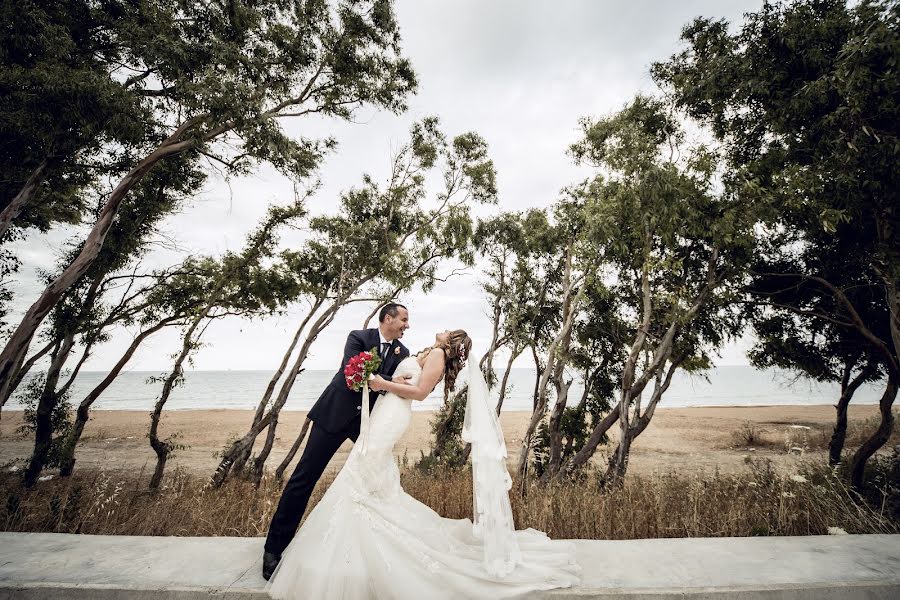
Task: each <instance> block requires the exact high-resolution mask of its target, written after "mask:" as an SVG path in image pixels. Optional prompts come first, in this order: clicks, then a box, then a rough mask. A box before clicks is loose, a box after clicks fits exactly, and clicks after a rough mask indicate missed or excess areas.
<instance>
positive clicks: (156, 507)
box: [0, 461, 900, 539]
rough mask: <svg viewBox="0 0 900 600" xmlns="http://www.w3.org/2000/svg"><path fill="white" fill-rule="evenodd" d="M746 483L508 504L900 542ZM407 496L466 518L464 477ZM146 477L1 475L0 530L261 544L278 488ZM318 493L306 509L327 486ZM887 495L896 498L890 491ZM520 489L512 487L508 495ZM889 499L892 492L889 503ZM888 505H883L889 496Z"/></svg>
mask: <svg viewBox="0 0 900 600" xmlns="http://www.w3.org/2000/svg"><path fill="white" fill-rule="evenodd" d="M749 466H750V468H749V469H748V472H747V473H745V474H742V475H721V474H718V475H716V476H710V477H704V476H698V475H682V474H679V473H669V474H665V475H660V476H655V477H640V476H633V475H629V476H628V477H627V478H626V483H625V484H624V486H622V487H620V488H615V489H610V490H606V491H604V490H601V489H600V488H599V486H598V485H597V482H596V480H595V479H594V478H593V477H585V478H584V479H582V480H580V481H575V482H566V483H562V484H557V485H553V486H550V487H547V488H542V487H539V486H537V485H536V484H529V485H527V486H526V489H525V495H524V497H523V496H520V495H519V494H517V493H514V494H513V496H512V498H513V510H514V512H515V517H516V524H517V526H518V527H519V528H525V527H534V528H536V529H540V530H542V531H546V532H547V533H548V534H550V535H551V536H552V537H554V538H584V539H634V538H657V537H701V536H702V537H708V536H752V535H815V534H824V533H828V529H829V528H830V527H839V528H841V529H843V530H844V531H846V532H848V533H897V532H900V523H898V521H897V520H896V519H897V516H896V513H895V514H894V516H893V517H891V516H890V513H891V511H892V510H895V509H896V507H893V508H892V507H891V506H890V505H887V504H886V503H885V502H882V505H881V506H873V505H871V504H866V503H864V502H862V501H860V500H858V499H857V498H856V497H855V495H854V494H853V493H852V492H851V491H850V490H849V489H848V488H847V487H846V485H845V484H844V483H843V480H842V479H840V478H838V477H836V476H835V475H834V474H833V473H831V471H829V470H827V469H824V468H822V467H815V466H812V464H811V463H810V464H809V465H807V467H806V468H805V469H804V471H803V473H797V474H794V475H792V476H787V475H783V474H779V473H777V472H776V471H775V470H774V469H773V468H772V465H771V463H770V462H768V461H751V462H750V465H749ZM402 470H403V485H404V488H405V489H406V490H407V491H408V492H409V493H410V494H412V495H413V496H415V497H416V498H418V499H419V500H421V501H422V502H424V503H425V504H427V505H429V506H431V507H432V508H433V509H434V510H436V511H437V512H438V513H440V514H441V515H444V516H446V517H450V518H463V517H469V518H470V517H471V514H472V513H471V511H472V505H471V502H472V487H471V485H472V484H471V475H470V473H469V472H468V471H467V470H463V471H451V472H443V473H440V474H437V475H435V474H426V473H422V472H419V471H416V470H414V469H412V468H407V467H403V469H402ZM147 478H148V477H147V475H146V474H140V475H137V476H135V475H133V474H127V475H126V474H123V475H115V474H110V473H104V472H93V473H89V472H76V475H74V476H73V477H71V478H69V479H64V480H61V479H59V478H53V479H51V480H49V481H42V482H40V483H39V484H38V485H37V486H36V487H35V488H34V489H33V490H25V489H23V488H22V487H21V484H20V482H19V478H18V476H17V475H15V474H12V473H9V472H6V471H4V472H3V473H2V475H0V501H2V502H3V505H2V506H0V528H2V529H3V530H7V531H55V532H66V533H90V534H118V535H126V534H127V535H175V536H263V535H265V533H266V530H267V528H268V524H269V520H270V519H271V516H272V513H273V511H274V509H275V506H276V504H277V501H278V498H279V494H280V492H281V484H280V483H278V482H276V481H275V480H274V479H272V478H271V477H266V478H265V479H264V480H263V483H262V485H261V487H260V489H258V490H257V489H254V488H253V487H252V486H251V485H248V484H245V483H242V482H230V483H228V484H227V485H226V486H224V487H223V488H222V489H220V490H214V489H209V488H206V487H205V486H204V480H203V479H201V478H199V477H196V476H193V475H189V474H187V473H186V472H184V471H177V470H176V471H173V472H172V473H171V474H170V475H169V476H167V478H166V479H165V480H164V486H163V488H162V489H161V490H159V492H157V493H155V494H151V493H148V492H147V491H146V484H147ZM330 481H331V478H326V479H324V480H323V481H322V482H320V484H319V486H318V487H317V488H316V491H315V492H314V495H313V498H312V501H311V504H310V506H313V505H314V504H315V503H316V502H317V501H318V500H319V498H321V496H322V493H323V492H324V490H325V489H326V488H327V486H328V484H329V483H330ZM891 485H894V486H896V482H893V483H892V484H891ZM518 489H520V488H519V486H518V485H516V486H515V487H514V490H518ZM894 493H896V490H895V491H894ZM884 498H888V496H887V495H885V496H884Z"/></svg>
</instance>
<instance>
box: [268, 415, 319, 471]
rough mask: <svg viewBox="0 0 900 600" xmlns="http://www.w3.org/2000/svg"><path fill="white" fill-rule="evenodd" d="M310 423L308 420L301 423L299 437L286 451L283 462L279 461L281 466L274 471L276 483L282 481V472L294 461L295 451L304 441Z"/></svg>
mask: <svg viewBox="0 0 900 600" xmlns="http://www.w3.org/2000/svg"><path fill="white" fill-rule="evenodd" d="M310 423H312V421H310V420H309V419H306V420H304V421H303V428H302V429H300V435H298V436H297V439H296V440H294V443H293V444H292V445H291V449H290V450H288V453H287V456H285V457H284V460H283V461H281V464H280V465H278V468H277V469H275V479H277V480H278V481H281V480H282V479H284V472H285V471H286V470H287V468H288V466H289V465H290V464H291V461H292V460H294V456H296V454H297V451H298V450H299V449H300V444H302V443H303V440H305V439H306V432H307V431H309V424H310Z"/></svg>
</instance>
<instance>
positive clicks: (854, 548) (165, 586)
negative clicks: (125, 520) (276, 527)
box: [0, 533, 900, 600]
mask: <svg viewBox="0 0 900 600" xmlns="http://www.w3.org/2000/svg"><path fill="white" fill-rule="evenodd" d="M262 544H263V540H262V538H173V537H155V538H154V537H131V536H102V535H98V536H91V535H68V534H54V533H0V600H6V599H12V598H16V599H27V600H38V599H40V600H45V599H51V598H52V599H66V600H68V599H71V600H82V599H84V600H87V599H98V600H111V599H114V598H115V599H117V600H118V599H127V600H144V599H151V598H152V599H153V600H194V599H197V598H226V599H228V600H261V599H263V598H266V597H267V596H266V595H265V594H264V593H263V591H262V590H263V585H264V583H265V582H264V581H263V579H262V576H261V575H260V556H261V554H262ZM576 546H577V548H578V555H579V556H578V559H579V562H580V563H581V565H582V568H583V569H584V577H583V581H582V586H581V587H579V588H577V589H570V590H557V591H553V592H546V593H542V594H535V597H536V598H550V599H559V598H602V599H604V600H612V599H614V598H627V599H636V598H641V599H646V600H674V599H676V598H677V599H685V598H688V599H691V600H713V599H716V600H719V599H725V598H727V599H728V600H782V599H784V600H855V599H857V598H859V599H866V600H881V599H884V600H892V599H896V598H900V535H840V536H810V537H770V538H693V539H685V538H678V539H660V540H628V541H584V540H577V541H576Z"/></svg>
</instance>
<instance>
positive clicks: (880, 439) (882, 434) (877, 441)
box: [850, 375, 897, 490]
mask: <svg viewBox="0 0 900 600" xmlns="http://www.w3.org/2000/svg"><path fill="white" fill-rule="evenodd" d="M896 398H897V381H896V380H895V379H894V377H893V375H889V376H888V380H887V386H886V387H885V390H884V394H883V395H882V396H881V400H880V401H879V403H878V409H879V412H880V413H881V423H879V424H878V429H876V430H875V433H873V434H872V436H871V437H870V438H869V439H867V440H866V441H865V442H863V445H862V446H860V448H859V450H857V451H856V453H855V454H854V455H853V462H852V463H851V466H850V483H851V484H852V485H853V487H854V488H855V489H857V490H862V489H863V485H864V483H865V470H866V463H867V462H868V461H869V459H870V458H872V455H873V454H875V453H876V452H877V451H878V450H879V449H880V448H881V447H882V446H884V445H885V444H886V443H887V441H888V438H890V437H891V433H892V432H893V430H894V416H893V414H892V413H891V408H892V407H893V405H894V400H895V399H896Z"/></svg>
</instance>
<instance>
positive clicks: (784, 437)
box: [730, 412, 900, 453]
mask: <svg viewBox="0 0 900 600" xmlns="http://www.w3.org/2000/svg"><path fill="white" fill-rule="evenodd" d="M894 420H895V422H897V421H898V420H900V412H895V413H894ZM880 422H881V417H879V416H874V417H868V418H866V419H853V420H850V421H848V423H847V435H846V438H845V440H844V451H845V452H852V451H854V450H856V449H857V448H859V447H860V446H861V445H862V444H863V442H865V441H866V440H867V439H869V436H871V435H872V433H874V432H875V430H876V429H878V425H879V423H880ZM833 431H834V424H833V423H793V422H786V421H784V422H782V421H769V422H766V423H755V422H753V421H744V422H743V423H742V424H741V426H740V427H739V428H738V429H737V430H736V431H734V432H733V433H732V444H731V446H730V447H731V448H759V449H771V450H776V451H779V450H780V451H783V452H797V453H803V452H807V451H816V450H828V446H829V444H830V443H831V435H832V432H833ZM897 444H900V428H898V427H894V431H893V433H892V434H891V437H890V438H889V439H888V441H887V443H886V444H885V445H884V448H885V451H890V449H891V448H892V447H894V446H896V445H897Z"/></svg>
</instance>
